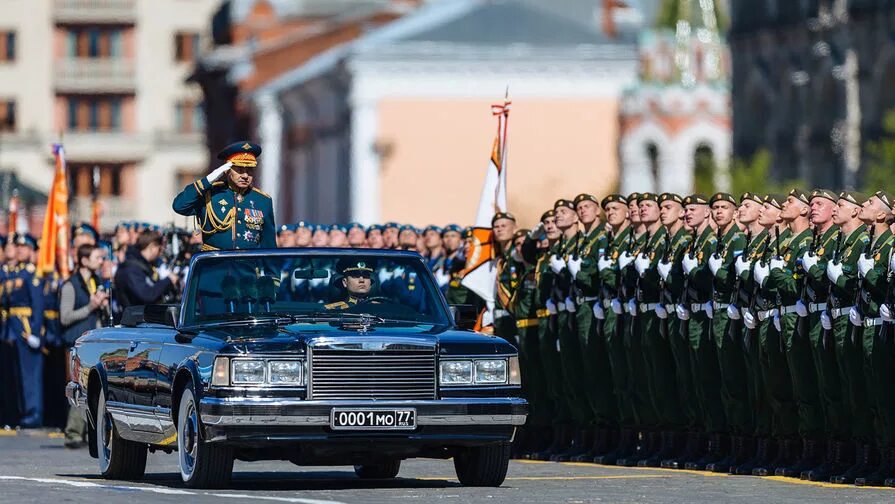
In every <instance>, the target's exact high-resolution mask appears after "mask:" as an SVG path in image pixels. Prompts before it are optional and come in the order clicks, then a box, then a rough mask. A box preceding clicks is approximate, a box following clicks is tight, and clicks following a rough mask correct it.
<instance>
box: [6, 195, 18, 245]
mask: <svg viewBox="0 0 895 504" xmlns="http://www.w3.org/2000/svg"><path fill="white" fill-rule="evenodd" d="M6 229H7V234H8V235H9V239H10V240H12V235H14V234H16V233H17V232H18V231H19V190H18V189H13V190H12V197H11V198H9V224H8V226H7V228H6Z"/></svg>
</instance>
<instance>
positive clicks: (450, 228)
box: [441, 224, 463, 234]
mask: <svg viewBox="0 0 895 504" xmlns="http://www.w3.org/2000/svg"><path fill="white" fill-rule="evenodd" d="M449 231H453V232H455V233H460V234H463V228H461V227H460V226H458V225H456V224H448V225H447V226H445V227H444V230H443V231H442V232H441V234H445V233H447V232H449Z"/></svg>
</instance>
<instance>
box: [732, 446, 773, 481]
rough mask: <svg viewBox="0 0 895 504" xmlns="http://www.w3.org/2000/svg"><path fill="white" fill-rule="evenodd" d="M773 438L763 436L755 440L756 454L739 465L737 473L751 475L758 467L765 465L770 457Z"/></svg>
mask: <svg viewBox="0 0 895 504" xmlns="http://www.w3.org/2000/svg"><path fill="white" fill-rule="evenodd" d="M770 451H771V440H770V439H768V438H766V437H761V438H758V439H756V440H755V455H754V456H753V457H752V458H750V459H749V460H747V461H746V462H743V463H742V464H741V465H739V466H737V468H736V471H735V474H738V475H745V476H751V475H752V474H753V471H755V468H756V467H760V466H763V465H764V464H766V463H767V461H768V460H769V459H770Z"/></svg>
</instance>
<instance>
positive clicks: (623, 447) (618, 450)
mask: <svg viewBox="0 0 895 504" xmlns="http://www.w3.org/2000/svg"><path fill="white" fill-rule="evenodd" d="M636 437H637V432H636V431H634V430H633V429H622V430H621V431H620V432H619V434H618V444H617V445H616V447H615V449H614V450H612V451H611V452H609V453H606V454H603V455H599V456H596V457H594V463H595V464H603V465H615V463H616V462H618V459H620V458H626V457H630V456H631V454H632V453H634V450H635V449H636V448H637V439H636Z"/></svg>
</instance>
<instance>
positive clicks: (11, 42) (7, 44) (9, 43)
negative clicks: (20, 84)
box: [0, 31, 16, 61]
mask: <svg viewBox="0 0 895 504" xmlns="http://www.w3.org/2000/svg"><path fill="white" fill-rule="evenodd" d="M15 60H16V32H14V31H0V61H15Z"/></svg>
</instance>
